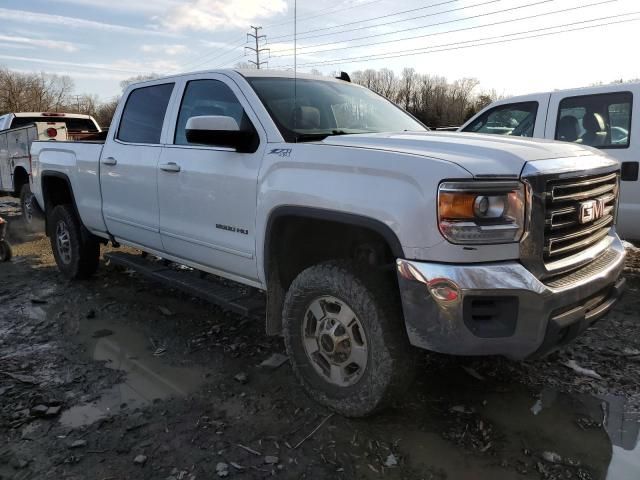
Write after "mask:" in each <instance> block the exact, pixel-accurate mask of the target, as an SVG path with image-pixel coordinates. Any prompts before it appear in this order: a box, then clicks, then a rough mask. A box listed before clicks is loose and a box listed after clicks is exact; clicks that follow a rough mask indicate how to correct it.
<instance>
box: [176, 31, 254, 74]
mask: <svg viewBox="0 0 640 480" xmlns="http://www.w3.org/2000/svg"><path fill="white" fill-rule="evenodd" d="M246 43H247V41H246V39H244V38H243V39H242V43H238V44H237V45H235V46H234V47H231V49H230V50H227V51H226V52H224V53H220V52H219V51H214V52H211V53H208V54H205V55H201V56H200V57H199V58H198V59H196V61H197V63H195V64H194V63H193V60H192V61H191V62H188V63H186V64H183V65H182V67H181V68H182V69H187V68H189V69H194V68H198V67H200V66H202V65H204V64H205V63H209V62H213V61H216V60H219V59H221V58H223V57H225V56H227V55H229V54H231V53H233V52H235V51H237V50H238V49H240V48H242V47H244V46H245V45H246ZM189 64H191V65H190V66H189Z"/></svg>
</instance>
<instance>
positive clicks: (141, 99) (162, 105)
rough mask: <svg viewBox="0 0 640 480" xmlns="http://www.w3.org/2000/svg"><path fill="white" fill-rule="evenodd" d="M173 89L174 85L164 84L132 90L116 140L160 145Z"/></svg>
mask: <svg viewBox="0 0 640 480" xmlns="http://www.w3.org/2000/svg"><path fill="white" fill-rule="evenodd" d="M173 87H174V84H173V83H163V84H160V85H151V86H148V87H140V88H136V89H135V90H132V91H131V93H130V94H129V97H128V98H127V103H126V104H125V106H124V110H123V111H122V116H121V118H120V125H119V126H118V133H117V137H116V138H117V139H118V140H120V141H122V142H126V143H144V144H159V143H160V136H161V134H162V126H163V124H164V117H165V113H166V112H167V106H168V105H169V100H170V99H171V93H172V92H173Z"/></svg>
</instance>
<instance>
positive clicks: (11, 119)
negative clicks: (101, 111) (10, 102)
mask: <svg viewBox="0 0 640 480" xmlns="http://www.w3.org/2000/svg"><path fill="white" fill-rule="evenodd" d="M100 131H101V130H100V127H99V126H98V124H97V123H96V121H95V120H94V119H93V117H91V116H90V115H82V114H76V113H49V112H22V113H7V114H5V115H2V116H0V195H3V194H8V195H11V196H13V197H16V198H20V203H21V207H22V216H23V219H24V220H25V222H26V223H27V224H29V225H30V224H31V223H32V221H33V215H34V213H36V214H37V213H38V212H39V211H40V210H39V207H38V205H37V203H36V202H34V199H33V195H32V194H31V155H30V149H31V143H32V142H33V141H35V140H57V141H66V140H70V139H74V138H77V137H80V136H86V135H91V134H96V133H99V132H100Z"/></svg>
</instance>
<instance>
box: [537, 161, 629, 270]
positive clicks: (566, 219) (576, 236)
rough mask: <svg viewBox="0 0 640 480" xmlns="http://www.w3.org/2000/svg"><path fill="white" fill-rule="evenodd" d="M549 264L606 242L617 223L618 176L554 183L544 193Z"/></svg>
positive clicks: (582, 178) (604, 175)
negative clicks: (603, 240)
mask: <svg viewBox="0 0 640 480" xmlns="http://www.w3.org/2000/svg"><path fill="white" fill-rule="evenodd" d="M543 198H544V206H545V229H544V242H543V260H544V262H545V263H546V264H549V263H552V262H555V261H558V260H563V259H569V257H572V256H574V255H578V254H580V253H581V252H583V251H584V250H586V249H588V248H590V247H591V246H593V245H595V244H597V243H598V242H599V241H601V240H602V239H603V238H605V237H606V236H607V235H608V233H609V231H610V230H611V227H612V226H613V224H614V223H615V214H616V203H617V199H618V173H617V172H614V173H607V174H601V175H592V176H586V177H580V178H571V179H562V180H551V181H549V182H548V183H547V186H546V191H545V193H544V196H543Z"/></svg>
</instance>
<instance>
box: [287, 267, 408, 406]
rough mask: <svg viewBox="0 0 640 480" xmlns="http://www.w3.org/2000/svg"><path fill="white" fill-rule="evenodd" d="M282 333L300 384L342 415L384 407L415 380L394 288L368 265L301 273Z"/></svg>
mask: <svg viewBox="0 0 640 480" xmlns="http://www.w3.org/2000/svg"><path fill="white" fill-rule="evenodd" d="M283 331H284V339H285V344H286V348H287V353H288V355H289V358H290V359H291V362H292V367H293V371H294V373H295V375H296V376H297V378H298V380H299V381H300V382H301V384H302V386H303V387H304V388H305V390H306V391H307V392H308V393H309V395H310V396H311V397H312V398H313V399H314V400H316V401H318V402H319V403H321V404H323V405H326V406H327V407H329V408H331V409H332V410H334V411H336V412H337V413H339V414H341V415H344V416H348V417H363V416H367V415H371V414H373V413H375V412H376V411H379V410H380V409H382V408H384V407H386V406H388V405H389V404H390V403H391V402H393V401H394V400H395V399H397V398H399V397H400V396H401V395H402V394H403V393H404V392H405V390H406V388H407V387H408V385H409V384H410V382H411V380H412V378H413V372H414V366H415V356H414V355H415V353H414V351H413V349H412V347H411V346H410V345H409V342H408V339H407V336H406V333H405V327H404V324H403V322H402V314H401V309H400V305H399V300H398V295H397V286H396V285H395V282H393V281H392V280H391V279H389V277H388V276H386V275H382V274H380V273H379V272H376V271H373V270H371V269H361V268H360V267H356V266H355V265H354V264H352V263H350V262H346V261H345V262H329V263H325V264H320V265H316V266H313V267H310V268H308V269H306V270H304V271H303V272H302V273H300V274H299V275H298V277H297V278H296V279H295V280H294V281H293V283H292V284H291V287H290V288H289V291H288V292H287V295H286V298H285V303H284V309H283Z"/></svg>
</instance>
